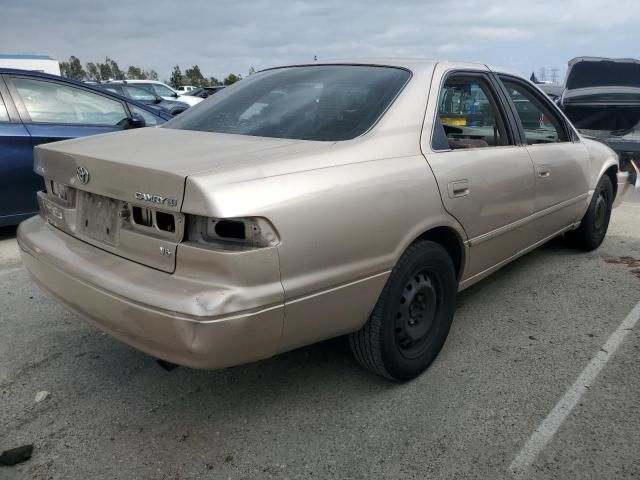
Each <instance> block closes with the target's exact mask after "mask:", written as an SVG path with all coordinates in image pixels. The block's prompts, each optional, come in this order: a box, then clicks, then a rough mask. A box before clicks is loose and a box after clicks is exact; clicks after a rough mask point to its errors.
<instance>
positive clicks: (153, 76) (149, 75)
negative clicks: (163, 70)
mask: <svg viewBox="0 0 640 480" xmlns="http://www.w3.org/2000/svg"><path fill="white" fill-rule="evenodd" d="M144 73H145V74H146V75H147V78H148V79H149V80H158V72H156V71H155V70H149V71H148V72H147V71H145V72H144Z"/></svg>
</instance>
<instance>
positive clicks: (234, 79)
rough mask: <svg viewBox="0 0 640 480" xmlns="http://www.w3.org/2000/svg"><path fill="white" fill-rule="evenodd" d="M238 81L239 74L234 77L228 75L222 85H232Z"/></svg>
mask: <svg viewBox="0 0 640 480" xmlns="http://www.w3.org/2000/svg"><path fill="white" fill-rule="evenodd" d="M238 80H242V75H240V74H238V75H236V74H235V73H230V74H229V75H227V78H225V79H224V84H225V85H233V84H234V83H236V82H237V81H238Z"/></svg>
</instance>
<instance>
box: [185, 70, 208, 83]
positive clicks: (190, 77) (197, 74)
mask: <svg viewBox="0 0 640 480" xmlns="http://www.w3.org/2000/svg"><path fill="white" fill-rule="evenodd" d="M183 80H184V81H185V82H186V83H187V84H188V85H193V86H194V87H205V86H208V83H209V82H207V79H206V78H204V75H202V72H201V71H200V67H199V66H198V65H194V66H193V67H191V68H187V69H186V70H185V71H184V79H183Z"/></svg>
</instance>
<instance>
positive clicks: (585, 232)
mask: <svg viewBox="0 0 640 480" xmlns="http://www.w3.org/2000/svg"><path fill="white" fill-rule="evenodd" d="M612 206H613V185H612V183H611V179H610V178H609V176H608V175H603V176H602V178H601V179H600V181H599V182H598V185H597V186H596V189H595V191H594V192H593V197H592V198H591V203H590V204H589V209H588V210H587V213H585V214H584V217H582V221H581V222H580V226H579V227H578V228H577V229H576V230H572V231H570V232H567V233H566V234H565V238H566V239H567V241H568V242H569V244H570V245H572V246H574V247H576V248H579V249H581V250H586V251H591V250H595V249H596V248H598V247H599V246H600V244H601V243H602V242H603V241H604V237H605V235H606V234H607V229H608V228H609V219H610V218H611V208H612Z"/></svg>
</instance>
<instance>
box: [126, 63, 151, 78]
mask: <svg viewBox="0 0 640 480" xmlns="http://www.w3.org/2000/svg"><path fill="white" fill-rule="evenodd" d="M127 79H129V80H146V79H147V72H145V71H144V70H142V69H141V68H140V67H136V66H134V65H130V66H129V68H128V69H127Z"/></svg>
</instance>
